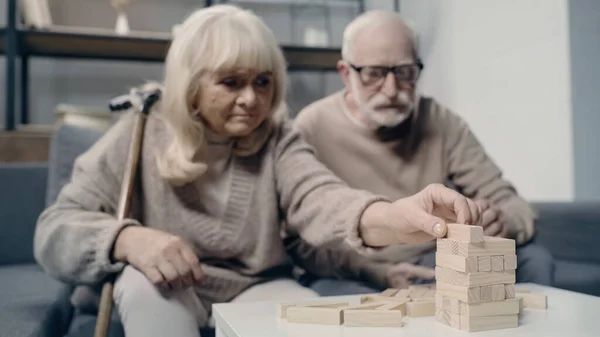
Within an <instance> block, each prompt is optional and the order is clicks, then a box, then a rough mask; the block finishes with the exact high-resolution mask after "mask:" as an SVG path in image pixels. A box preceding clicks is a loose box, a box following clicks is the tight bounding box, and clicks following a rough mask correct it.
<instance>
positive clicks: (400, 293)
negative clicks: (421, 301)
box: [393, 288, 410, 298]
mask: <svg viewBox="0 0 600 337" xmlns="http://www.w3.org/2000/svg"><path fill="white" fill-rule="evenodd" d="M409 294H410V289H408V288H404V289H400V291H398V292H397V293H396V294H395V295H394V296H393V297H403V298H408V297H409Z"/></svg>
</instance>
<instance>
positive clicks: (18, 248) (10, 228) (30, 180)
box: [0, 163, 48, 266]
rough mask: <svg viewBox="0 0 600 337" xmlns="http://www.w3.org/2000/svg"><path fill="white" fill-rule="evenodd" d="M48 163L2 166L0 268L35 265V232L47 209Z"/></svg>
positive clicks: (0, 177)
mask: <svg viewBox="0 0 600 337" xmlns="http://www.w3.org/2000/svg"><path fill="white" fill-rule="evenodd" d="M47 170H48V167H47V165H46V164H45V163H31V164H28V163H11V164H0V233H2V235H0V266H2V265H7V264H19V263H34V261H35V260H34V258H33V233H34V231H35V225H36V222H37V218H38V216H39V214H40V212H41V211H42V210H43V209H44V207H45V205H44V191H45V186H46V177H47Z"/></svg>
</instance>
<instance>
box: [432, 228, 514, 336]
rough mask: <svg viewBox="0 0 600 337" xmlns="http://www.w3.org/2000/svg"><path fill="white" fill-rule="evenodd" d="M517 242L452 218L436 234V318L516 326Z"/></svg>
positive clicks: (471, 326) (478, 327)
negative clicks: (439, 235) (443, 231)
mask: <svg viewBox="0 0 600 337" xmlns="http://www.w3.org/2000/svg"><path fill="white" fill-rule="evenodd" d="M516 267H517V256H516V245H515V241H514V240H511V239H504V238H497V237H489V236H484V235H483V228H482V227H480V226H467V225H460V224H449V225H448V235H447V237H446V238H442V239H437V252H436V268H435V274H436V304H435V310H436V320H437V321H438V322H440V323H442V324H445V325H448V326H450V327H452V328H455V329H460V330H464V331H469V332H473V331H485V330H496V329H506V328H516V327H517V326H518V325H519V310H520V308H519V299H517V298H515V281H516V275H515V270H516Z"/></svg>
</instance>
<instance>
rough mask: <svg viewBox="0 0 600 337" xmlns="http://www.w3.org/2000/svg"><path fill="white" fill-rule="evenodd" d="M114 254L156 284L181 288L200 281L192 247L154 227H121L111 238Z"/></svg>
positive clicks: (197, 264)
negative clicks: (113, 242)
mask: <svg viewBox="0 0 600 337" xmlns="http://www.w3.org/2000/svg"><path fill="white" fill-rule="evenodd" d="M114 257H115V259H117V260H119V261H122V262H125V263H129V264H131V265H132V266H134V267H135V268H137V269H138V270H140V271H141V272H142V273H144V275H146V277H147V278H148V279H149V280H150V281H151V282H152V283H153V284H155V285H157V286H159V287H164V288H170V289H184V288H187V287H190V286H192V285H194V284H201V283H202V282H203V281H204V273H203V272H202V268H201V266H200V261H199V260H198V257H197V256H196V253H195V252H194V251H193V250H192V248H190V246H189V245H188V244H187V243H185V242H184V241H183V240H182V239H181V238H179V237H177V236H174V235H171V234H169V233H165V232H162V231H159V230H156V229H152V228H148V227H141V226H128V227H125V228H123V230H121V232H120V233H119V235H118V236H117V240H116V242H115V248H114Z"/></svg>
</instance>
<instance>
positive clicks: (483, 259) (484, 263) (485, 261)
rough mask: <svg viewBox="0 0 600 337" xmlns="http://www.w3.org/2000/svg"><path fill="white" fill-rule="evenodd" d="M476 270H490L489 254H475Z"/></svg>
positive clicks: (490, 259)
mask: <svg viewBox="0 0 600 337" xmlns="http://www.w3.org/2000/svg"><path fill="white" fill-rule="evenodd" d="M477 270H478V271H479V272H489V271H492V258H491V257H489V256H477Z"/></svg>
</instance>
